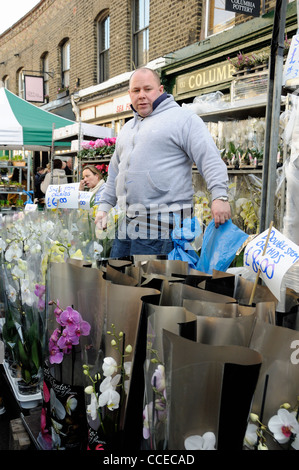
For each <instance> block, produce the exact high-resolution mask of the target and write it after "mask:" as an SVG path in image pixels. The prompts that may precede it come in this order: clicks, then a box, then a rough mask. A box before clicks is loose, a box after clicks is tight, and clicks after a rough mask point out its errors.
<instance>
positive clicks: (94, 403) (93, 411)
mask: <svg viewBox="0 0 299 470" xmlns="http://www.w3.org/2000/svg"><path fill="white" fill-rule="evenodd" d="M98 406H99V403H98V399H97V397H96V395H95V394H94V393H92V394H91V397H90V404H89V405H87V414H89V415H90V417H91V419H92V420H93V421H94V420H95V419H97V411H98Z"/></svg>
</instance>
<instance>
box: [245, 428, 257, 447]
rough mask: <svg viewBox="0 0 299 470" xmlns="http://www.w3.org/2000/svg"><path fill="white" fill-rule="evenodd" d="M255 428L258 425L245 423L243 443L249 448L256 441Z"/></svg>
mask: <svg viewBox="0 0 299 470" xmlns="http://www.w3.org/2000/svg"><path fill="white" fill-rule="evenodd" d="M257 430H258V427H257V425H256V424H253V423H249V424H248V425H247V429H246V433H245V437H244V443H245V445H248V446H249V447H250V448H253V447H254V446H255V445H256V443H257Z"/></svg>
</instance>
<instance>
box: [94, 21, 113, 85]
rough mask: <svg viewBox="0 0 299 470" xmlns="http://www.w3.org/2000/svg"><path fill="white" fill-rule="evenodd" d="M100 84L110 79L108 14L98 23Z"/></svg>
mask: <svg viewBox="0 0 299 470" xmlns="http://www.w3.org/2000/svg"><path fill="white" fill-rule="evenodd" d="M97 43H98V83H103V82H105V81H106V80H108V79H109V77H110V70H109V69H110V15H109V12H106V14H105V15H102V16H101V18H100V19H99V20H98V21H97Z"/></svg>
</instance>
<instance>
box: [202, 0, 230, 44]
mask: <svg viewBox="0 0 299 470" xmlns="http://www.w3.org/2000/svg"><path fill="white" fill-rule="evenodd" d="M234 25H235V13H233V12H231V11H227V10H225V0H207V16H206V36H212V35H213V34H217V33H220V32H221V31H224V30H225V29H228V28H232V27H233V26H234Z"/></svg>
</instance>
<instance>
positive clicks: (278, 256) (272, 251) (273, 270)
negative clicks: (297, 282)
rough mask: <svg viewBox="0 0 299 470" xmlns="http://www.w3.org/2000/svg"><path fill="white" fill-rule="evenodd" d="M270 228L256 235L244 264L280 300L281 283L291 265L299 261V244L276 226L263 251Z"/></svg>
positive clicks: (247, 249)
mask: <svg viewBox="0 0 299 470" xmlns="http://www.w3.org/2000/svg"><path fill="white" fill-rule="evenodd" d="M267 236H268V230H266V231H265V232H263V233H261V234H260V235H258V236H257V237H255V238H254V239H253V240H252V241H251V242H250V243H248V245H247V246H246V248H245V251H244V266H246V267H248V268H249V269H252V271H253V272H254V273H257V272H258V270H259V269H260V276H261V278H262V280H263V281H264V282H265V284H266V286H267V287H268V288H269V289H270V290H271V292H272V294H273V295H274V296H275V297H276V298H277V299H278V300H280V290H281V283H282V280H283V277H284V275H285V274H286V272H287V271H288V270H289V269H290V267H291V266H292V265H293V264H295V263H296V262H297V261H299V246H298V245H296V244H295V243H293V242H292V241H291V240H289V239H288V238H286V237H285V236H284V235H282V234H281V233H280V232H279V231H278V230H276V229H275V228H274V227H273V228H272V230H271V233H270V236H269V240H268V244H267V248H266V252H265V254H264V256H263V251H264V247H265V243H266V239H267Z"/></svg>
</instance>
